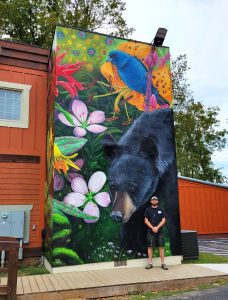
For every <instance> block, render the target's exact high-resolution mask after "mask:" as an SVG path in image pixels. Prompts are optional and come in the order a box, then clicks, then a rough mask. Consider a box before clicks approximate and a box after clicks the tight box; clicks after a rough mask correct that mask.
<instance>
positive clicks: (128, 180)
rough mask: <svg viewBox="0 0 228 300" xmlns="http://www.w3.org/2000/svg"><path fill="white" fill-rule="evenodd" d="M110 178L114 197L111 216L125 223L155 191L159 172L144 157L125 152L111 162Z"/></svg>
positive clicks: (110, 186)
mask: <svg viewBox="0 0 228 300" xmlns="http://www.w3.org/2000/svg"><path fill="white" fill-rule="evenodd" d="M108 180H109V188H110V191H111V194H112V199H113V209H112V212H111V217H112V218H113V219H114V220H115V221H122V222H124V223H125V222H127V221H128V220H129V219H130V217H131V216H132V214H133V213H134V212H135V211H136V210H137V209H138V208H139V207H141V206H142V205H143V204H144V203H145V202H146V201H147V200H148V198H149V197H150V196H151V194H152V193H153V192H154V190H155V188H156V186H157V181H158V174H157V171H156V168H154V167H152V165H151V163H150V162H149V161H148V160H147V159H145V158H144V157H140V156H136V155H133V154H127V153H125V154H124V153H123V154H122V155H121V156H119V157H116V158H115V159H113V161H112V162H111V164H110V167H109V174H108Z"/></svg>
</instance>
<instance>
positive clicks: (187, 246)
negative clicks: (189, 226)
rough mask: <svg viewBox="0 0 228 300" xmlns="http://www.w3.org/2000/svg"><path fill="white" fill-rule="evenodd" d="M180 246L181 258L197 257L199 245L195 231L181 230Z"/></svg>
mask: <svg viewBox="0 0 228 300" xmlns="http://www.w3.org/2000/svg"><path fill="white" fill-rule="evenodd" d="M181 247H182V255H183V259H186V260H187V259H198V258H199V245H198V235H197V231H193V230H181Z"/></svg>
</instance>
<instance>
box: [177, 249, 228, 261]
mask: <svg viewBox="0 0 228 300" xmlns="http://www.w3.org/2000/svg"><path fill="white" fill-rule="evenodd" d="M182 263H183V264H224V263H228V257H224V256H219V255H214V254H210V253H205V252H200V253H199V258H198V259H189V260H183V261H182Z"/></svg>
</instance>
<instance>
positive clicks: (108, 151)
mask: <svg viewBox="0 0 228 300" xmlns="http://www.w3.org/2000/svg"><path fill="white" fill-rule="evenodd" d="M101 144H102V146H103V149H104V153H105V155H106V157H107V158H108V160H112V159H113V158H114V157H115V156H116V155H117V154H118V153H119V152H120V146H119V145H118V144H117V142H116V141H115V140H114V138H113V137H112V136H111V135H110V134H106V135H105V137H104V139H103V141H102V142H101Z"/></svg>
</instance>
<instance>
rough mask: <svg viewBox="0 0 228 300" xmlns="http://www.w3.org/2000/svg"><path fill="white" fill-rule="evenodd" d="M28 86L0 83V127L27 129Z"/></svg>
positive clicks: (29, 87)
mask: <svg viewBox="0 0 228 300" xmlns="http://www.w3.org/2000/svg"><path fill="white" fill-rule="evenodd" d="M30 89H31V86H30V85H25V84H18V83H12V82H4V81H0V126H6V127H19V128H28V120H29V91H30Z"/></svg>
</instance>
